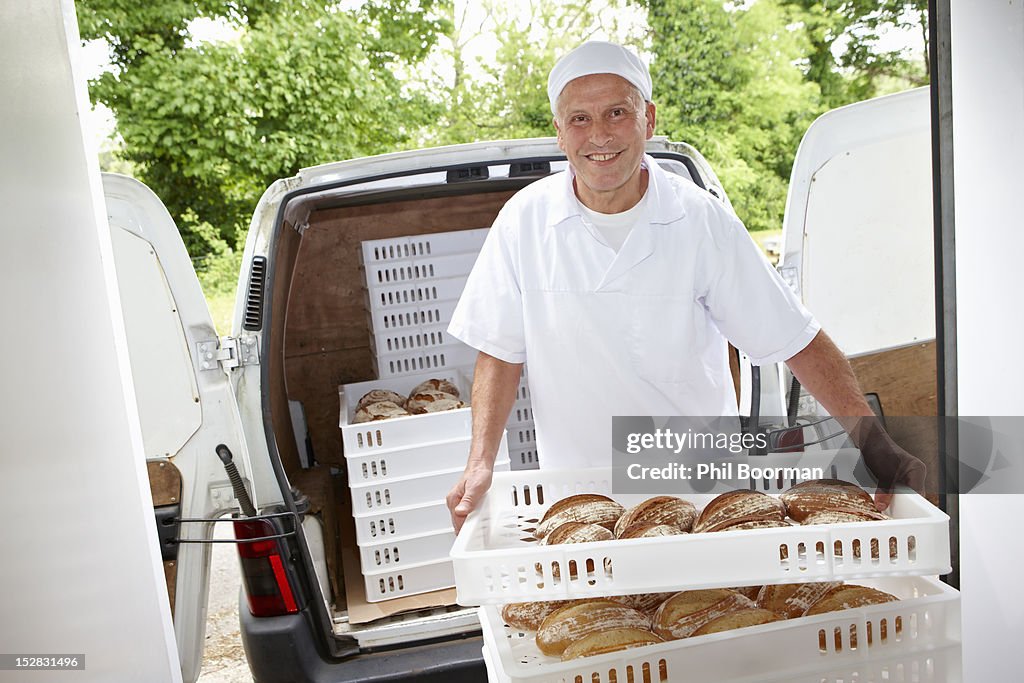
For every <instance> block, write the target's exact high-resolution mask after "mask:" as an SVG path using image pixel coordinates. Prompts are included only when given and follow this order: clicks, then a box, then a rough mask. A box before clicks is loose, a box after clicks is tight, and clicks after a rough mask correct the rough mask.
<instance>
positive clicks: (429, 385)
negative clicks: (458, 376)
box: [409, 379, 462, 398]
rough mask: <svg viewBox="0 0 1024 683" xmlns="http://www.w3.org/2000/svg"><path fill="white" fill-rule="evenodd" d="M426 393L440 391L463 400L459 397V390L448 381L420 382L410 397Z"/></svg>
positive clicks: (429, 380) (431, 380)
mask: <svg viewBox="0 0 1024 683" xmlns="http://www.w3.org/2000/svg"><path fill="white" fill-rule="evenodd" d="M426 391H440V392H442V393H445V394H449V395H451V396H454V397H455V398H462V397H461V396H460V395H459V388H458V387H457V386H455V385H454V384H452V383H451V382H449V381H448V380H446V379H428V380H427V381H426V382H420V383H419V384H417V385H416V388H414V389H413V390H412V391H410V392H409V396H410V397H412V396H415V395H416V394H420V393H423V392H426Z"/></svg>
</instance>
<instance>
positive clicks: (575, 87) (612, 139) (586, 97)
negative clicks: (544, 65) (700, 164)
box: [555, 74, 655, 213]
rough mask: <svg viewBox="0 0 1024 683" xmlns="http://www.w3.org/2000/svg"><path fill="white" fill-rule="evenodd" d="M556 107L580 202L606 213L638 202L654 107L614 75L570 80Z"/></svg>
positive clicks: (560, 141)
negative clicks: (574, 174)
mask: <svg viewBox="0 0 1024 683" xmlns="http://www.w3.org/2000/svg"><path fill="white" fill-rule="evenodd" d="M557 104H558V116H557V117H556V118H555V128H556V129H557V130H558V146H559V148H560V149H561V150H562V151H563V152H565V154H566V156H567V157H568V159H569V163H571V164H572V166H573V168H574V169H575V170H576V193H577V195H578V196H579V198H580V200H581V201H582V202H583V203H584V204H585V205H586V206H588V207H590V208H591V209H594V210H596V211H602V212H604V213H615V212H618V211H625V210H626V209H628V208H630V207H631V206H633V205H634V204H636V202H637V201H639V200H640V198H641V197H642V196H643V192H644V189H645V186H644V185H643V184H642V183H641V175H640V160H641V158H642V157H643V154H644V141H645V140H648V139H649V138H650V137H651V136H652V135H654V121H655V116H654V105H653V104H651V103H644V102H643V100H642V98H641V97H640V95H639V94H638V93H637V91H636V89H635V88H634V87H633V86H632V85H630V83H629V81H627V80H626V79H624V78H622V77H621V76H616V75H614V74H593V75H591V76H583V77H581V78H577V79H575V80H572V81H569V84H568V85H566V86H565V89H564V90H563V91H562V94H561V96H560V97H559V98H558V103H557Z"/></svg>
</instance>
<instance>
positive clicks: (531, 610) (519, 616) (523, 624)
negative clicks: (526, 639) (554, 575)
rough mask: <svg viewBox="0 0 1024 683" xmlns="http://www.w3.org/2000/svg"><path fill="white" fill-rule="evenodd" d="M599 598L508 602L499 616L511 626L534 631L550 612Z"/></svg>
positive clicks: (598, 599)
mask: <svg viewBox="0 0 1024 683" xmlns="http://www.w3.org/2000/svg"><path fill="white" fill-rule="evenodd" d="M600 600H601V598H580V599H579V600H540V601H538V602H510V603H508V604H507V605H505V606H503V607H502V608H501V618H502V619H504V620H505V623H506V624H508V625H509V626H511V627H513V628H518V629H522V630H523V631H536V630H537V629H538V628H540V625H541V622H542V621H544V618H545V617H547V616H548V615H549V614H551V613H552V612H554V611H556V610H559V609H562V608H563V607H568V606H569V605H579V604H583V603H584V602H596V601H600Z"/></svg>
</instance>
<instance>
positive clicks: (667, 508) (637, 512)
mask: <svg viewBox="0 0 1024 683" xmlns="http://www.w3.org/2000/svg"><path fill="white" fill-rule="evenodd" d="M696 518H697V508H695V507H694V506H693V503H691V502H690V501H688V500H683V499H682V498H676V497H675V496H655V497H654V498H648V499H647V500H645V501H644V502H642V503H640V504H639V505H636V506H634V507H632V508H630V509H629V510H627V511H626V512H624V513H623V514H622V516H621V517H619V521H618V522H616V523H615V537H616V538H622V534H623V532H624V531H625V530H626V529H627V528H629V527H631V526H633V525H634V524H640V523H644V522H646V523H650V524H668V525H670V526H675V527H678V528H679V529H680V530H681V531H689V530H690V529H692V528H693V521H694V520H695V519H696Z"/></svg>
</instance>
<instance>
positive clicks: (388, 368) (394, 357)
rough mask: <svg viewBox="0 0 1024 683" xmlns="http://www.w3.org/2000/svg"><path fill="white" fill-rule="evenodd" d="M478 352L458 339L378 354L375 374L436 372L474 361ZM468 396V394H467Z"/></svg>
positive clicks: (381, 375)
mask: <svg viewBox="0 0 1024 683" xmlns="http://www.w3.org/2000/svg"><path fill="white" fill-rule="evenodd" d="M478 355H479V352H478V351H477V350H476V349H474V348H473V347H471V346H467V345H466V344H463V343H462V342H460V341H454V342H453V343H451V344H445V345H443V346H435V347H432V348H427V349H419V350H416V351H402V352H400V353H387V354H378V355H377V357H376V364H377V376H378V377H381V378H384V377H400V376H402V375H409V374H419V373H423V372H438V371H441V370H445V369H447V368H461V367H465V366H469V365H473V364H474V363H476V359H477V356H478ZM467 396H468V394H467Z"/></svg>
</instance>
